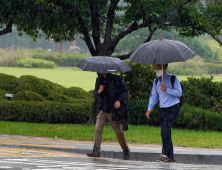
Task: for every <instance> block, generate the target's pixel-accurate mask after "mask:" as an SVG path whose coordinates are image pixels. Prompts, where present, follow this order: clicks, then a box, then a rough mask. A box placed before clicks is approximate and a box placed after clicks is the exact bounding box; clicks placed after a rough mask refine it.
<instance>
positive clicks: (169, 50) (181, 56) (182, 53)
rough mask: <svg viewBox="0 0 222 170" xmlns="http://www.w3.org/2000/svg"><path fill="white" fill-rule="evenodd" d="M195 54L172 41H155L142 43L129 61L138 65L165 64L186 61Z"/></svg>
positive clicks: (183, 45) (177, 42) (184, 46)
mask: <svg viewBox="0 0 222 170" xmlns="http://www.w3.org/2000/svg"><path fill="white" fill-rule="evenodd" d="M193 56H195V54H194V53H193V52H192V51H191V50H190V49H189V48H188V47H187V46H186V45H185V44H183V43H181V42H179V41H173V40H155V41H150V42H148V43H144V44H142V45H140V46H139V47H137V49H136V50H135V51H134V52H133V53H132V54H131V55H130V57H129V61H130V62H132V63H139V64H144V65H145V64H167V63H172V62H179V61H186V60H188V59H190V58H192V57H193Z"/></svg>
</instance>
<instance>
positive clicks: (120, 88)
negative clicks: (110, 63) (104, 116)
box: [93, 74, 128, 114]
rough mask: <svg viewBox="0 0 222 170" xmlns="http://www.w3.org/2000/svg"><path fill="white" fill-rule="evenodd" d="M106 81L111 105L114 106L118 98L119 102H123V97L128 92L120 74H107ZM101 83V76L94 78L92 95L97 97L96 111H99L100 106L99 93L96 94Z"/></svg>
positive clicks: (100, 98)
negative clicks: (94, 83)
mask: <svg viewBox="0 0 222 170" xmlns="http://www.w3.org/2000/svg"><path fill="white" fill-rule="evenodd" d="M107 83H108V92H109V96H110V99H111V105H112V106H113V108H114V104H115V102H116V101H117V100H118V101H120V102H124V101H125V98H126V97H127V94H128V89H127V87H126V84H125V83H124V81H123V80H122V78H121V77H120V76H117V75H114V74H108V76H107ZM100 85H102V77H98V78H97V79H96V85H95V89H94V92H93V94H94V96H95V97H98V104H97V112H96V114H98V113H99V109H100V107H101V103H102V97H101V94H98V90H99V86H100Z"/></svg>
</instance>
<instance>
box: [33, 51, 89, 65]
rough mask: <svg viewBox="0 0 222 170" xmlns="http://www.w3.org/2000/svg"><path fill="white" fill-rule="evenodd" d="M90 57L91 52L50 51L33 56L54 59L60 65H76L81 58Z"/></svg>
mask: <svg viewBox="0 0 222 170" xmlns="http://www.w3.org/2000/svg"><path fill="white" fill-rule="evenodd" d="M88 57H90V55H89V54H70V53H48V52H45V51H43V52H41V53H39V54H37V55H34V56H33V58H36V59H37V58H38V59H43V60H48V61H54V62H55V63H56V65H58V66H70V67H74V66H76V65H77V64H78V63H79V62H80V61H81V60H83V59H85V58H88Z"/></svg>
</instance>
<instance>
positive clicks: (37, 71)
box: [0, 67, 97, 91]
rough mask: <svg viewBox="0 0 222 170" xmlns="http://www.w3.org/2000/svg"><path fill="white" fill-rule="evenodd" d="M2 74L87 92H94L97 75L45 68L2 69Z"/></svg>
mask: <svg viewBox="0 0 222 170" xmlns="http://www.w3.org/2000/svg"><path fill="white" fill-rule="evenodd" d="M0 73H5V74H9V75H14V76H16V77H20V76H22V75H34V76H36V77H38V78H43V79H47V80H49V81H52V82H54V83H57V84H60V85H62V86H64V87H74V86H76V87H81V88H83V89H84V90H86V91H89V90H93V89H94V87H95V81H96V77H97V74H96V73H93V72H88V71H81V70H77V69H75V70H73V69H44V68H19V67H0Z"/></svg>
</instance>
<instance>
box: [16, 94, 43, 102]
mask: <svg viewBox="0 0 222 170" xmlns="http://www.w3.org/2000/svg"><path fill="white" fill-rule="evenodd" d="M13 100H25V101H32V102H42V101H45V98H44V97H42V96H41V95H40V94H38V93H35V92H32V91H20V92H18V93H17V94H16V95H14V96H13Z"/></svg>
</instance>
